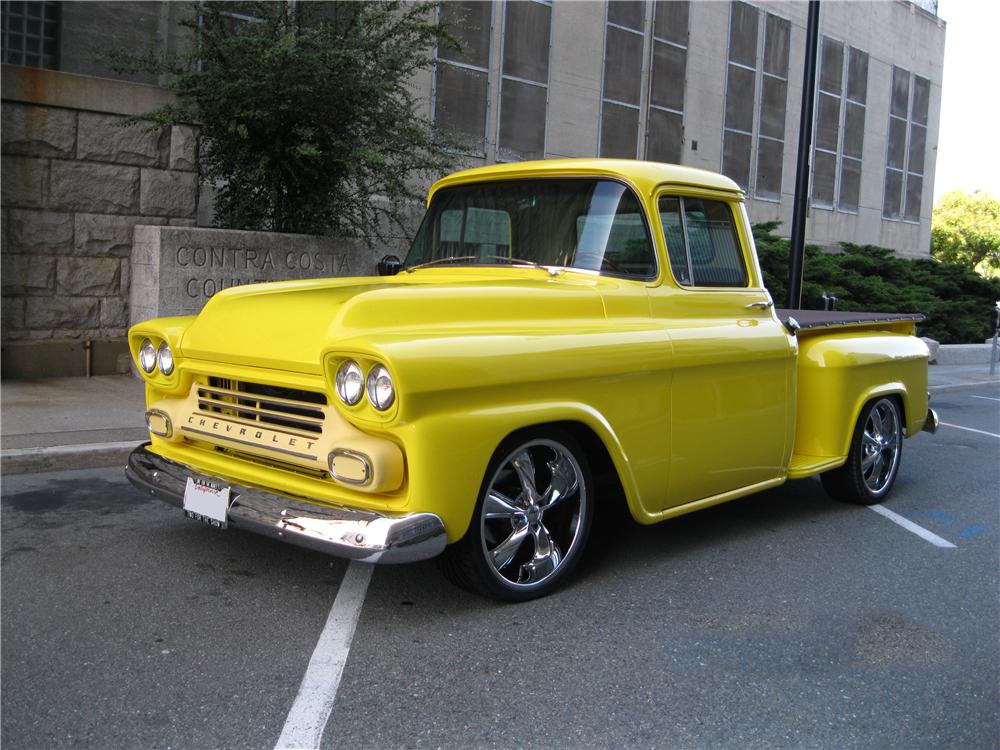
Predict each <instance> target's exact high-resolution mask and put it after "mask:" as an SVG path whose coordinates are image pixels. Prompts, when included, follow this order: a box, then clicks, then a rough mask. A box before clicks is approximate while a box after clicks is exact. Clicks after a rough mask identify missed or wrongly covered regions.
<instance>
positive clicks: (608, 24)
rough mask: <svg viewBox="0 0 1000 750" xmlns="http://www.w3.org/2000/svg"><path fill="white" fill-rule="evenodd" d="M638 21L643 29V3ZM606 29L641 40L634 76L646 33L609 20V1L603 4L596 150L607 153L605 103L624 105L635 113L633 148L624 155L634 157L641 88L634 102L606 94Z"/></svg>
mask: <svg viewBox="0 0 1000 750" xmlns="http://www.w3.org/2000/svg"><path fill="white" fill-rule="evenodd" d="M640 23H641V24H642V26H643V29H644V28H645V24H646V8H645V4H643V10H642V20H641V21H640ZM608 29H617V30H618V31H624V32H626V33H628V34H632V35H633V36H637V37H639V38H640V39H641V40H642V41H641V45H642V47H640V51H639V61H640V62H639V70H637V71H636V77H637V78H638V77H640V76H641V75H642V60H644V59H645V55H644V52H645V45H646V33H645V31H644V30H643V29H633V28H632V27H630V26H624V25H622V24H620V23H616V22H614V21H612V20H611V2H607V3H605V5H604V64H603V67H602V71H601V115H600V122H599V124H598V133H597V150H598V155H600V156H607V155H608V153H607V146H606V144H605V142H604V138H605V136H606V135H607V133H606V132H605V129H606V128H607V127H609V126H610V124H611V123H610V122H606V119H608V118H607V117H606V116H605V112H606V109H605V105H608V104H611V105H614V106H616V107H624V108H626V109H629V110H632V111H634V112H635V113H636V114H635V148H634V150H633V151H632V154H631V156H628V155H627V154H626V155H625V156H626V158H633V159H634V158H637V157H638V156H639V118H640V116H641V113H642V93H641V90H640V93H639V101H637V102H635V103H632V102H625V101H622V100H620V99H615V98H613V97H610V96H608V94H607V83H608ZM614 155H615V156H621V154H614Z"/></svg>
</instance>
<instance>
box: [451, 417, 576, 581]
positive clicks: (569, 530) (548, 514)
mask: <svg viewBox="0 0 1000 750" xmlns="http://www.w3.org/2000/svg"><path fill="white" fill-rule="evenodd" d="M592 493H593V480H592V478H591V474H590V467H589V465H588V462H587V457H586V455H585V453H584V451H583V449H582V448H581V447H580V445H579V443H577V442H576V440H574V439H573V437H572V436H571V435H569V434H568V433H566V432H564V431H562V430H557V429H550V430H538V431H532V432H530V433H520V434H519V435H517V436H515V437H514V439H509V440H506V441H504V443H503V444H501V445H500V447H499V448H498V449H497V451H496V453H495V454H494V456H493V459H492V460H491V461H490V465H489V467H488V468H487V471H486V477H485V479H484V481H483V487H482V490H481V491H480V495H479V498H478V501H477V503H476V508H475V512H474V514H473V518H472V522H471V523H470V524H469V530H468V531H467V532H466V534H465V536H464V537H463V538H462V539H461V540H460V541H458V542H456V543H455V544H453V545H451V546H450V547H449V548H448V549H447V550H446V551H445V554H444V555H443V556H442V565H443V567H444V572H445V574H446V575H447V576H448V577H449V578H450V579H451V580H452V581H453V582H454V583H457V584H458V585H459V586H462V587H463V588H466V589H469V590H471V591H474V592H476V593H480V594H484V595H486V596H490V597H494V598H497V599H504V600H507V601H526V600H528V599H535V598H537V597H540V596H545V595H547V594H549V593H551V592H552V591H553V590H554V589H555V588H556V587H557V586H558V585H559V584H560V583H561V582H562V581H563V580H564V579H565V577H566V576H567V575H569V573H570V572H571V571H572V570H573V568H575V567H576V565H577V563H578V562H579V560H580V557H581V556H582V555H583V550H584V547H585V546H586V543H587V537H588V536H589V534H590V524H591V519H592V517H593V502H594V499H593V497H592Z"/></svg>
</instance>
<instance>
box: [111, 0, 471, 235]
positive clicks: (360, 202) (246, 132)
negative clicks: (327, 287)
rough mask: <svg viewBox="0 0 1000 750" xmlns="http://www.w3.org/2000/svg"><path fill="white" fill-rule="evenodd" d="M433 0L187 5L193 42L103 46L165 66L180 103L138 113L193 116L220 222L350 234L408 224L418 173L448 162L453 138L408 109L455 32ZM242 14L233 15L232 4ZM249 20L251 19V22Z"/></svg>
mask: <svg viewBox="0 0 1000 750" xmlns="http://www.w3.org/2000/svg"><path fill="white" fill-rule="evenodd" d="M434 8H435V6H434V5H433V4H428V3H422V2H421V3H416V4H412V3H402V2H397V1H395V0H385V1H371V2H369V1H366V2H297V3H292V2H241V3H227V2H205V3H194V4H193V5H192V7H191V13H190V14H189V16H188V17H187V18H185V19H183V20H182V22H181V23H182V25H183V26H184V27H186V28H187V29H188V30H189V32H190V34H191V41H192V44H191V45H190V49H189V50H188V51H187V52H183V53H180V54H165V53H160V52H152V51H150V52H146V53H143V54H142V55H130V54H128V53H124V52H117V53H113V54H112V55H111V56H110V57H111V59H112V62H114V63H115V65H116V67H117V68H118V69H119V70H131V71H135V70H142V71H148V72H154V73H159V74H166V76H167V79H168V84H167V85H168V86H169V88H171V89H173V90H174V91H175V92H176V93H177V97H178V103H177V104H176V105H169V106H165V107H161V108H160V109H157V110H155V111H153V112H149V113H146V114H143V115H141V116H140V117H137V118H133V119H134V121H140V120H152V121H153V122H154V123H156V124H157V125H172V124H177V123H184V122H196V123H198V124H199V125H200V127H201V139H202V149H201V168H202V174H203V177H204V178H206V179H207V180H208V181H212V182H216V183H217V184H219V185H220V186H221V187H220V190H219V192H218V195H217V197H216V203H215V211H216V216H215V221H216V223H217V224H220V225H223V226H228V227H231V228H237V229H257V230H271V231H281V232H310V233H331V234H344V235H350V236H356V237H360V238H363V239H364V240H365V241H367V242H368V243H369V244H373V243H374V242H375V241H377V240H385V239H386V238H387V235H388V233H389V232H390V231H391V230H392V228H393V227H404V226H405V219H406V211H407V204H409V205H410V206H412V205H413V201H414V200H417V201H419V200H420V198H421V197H422V196H421V195H420V194H418V193H417V192H416V190H415V187H414V186H415V185H418V184H420V183H421V181H426V179H428V178H434V177H437V176H440V175H441V174H443V173H444V172H446V171H448V169H449V168H450V166H451V162H452V156H451V154H452V153H453V151H452V150H451V143H450V142H449V140H448V138H447V137H446V136H445V135H444V134H442V133H440V132H438V131H436V130H435V128H434V127H433V126H432V125H431V124H430V123H429V122H427V121H426V120H424V119H422V118H421V117H419V116H418V115H417V114H416V111H417V108H416V104H417V102H416V98H415V96H414V94H413V93H412V90H411V88H410V87H409V83H410V81H411V79H412V76H413V73H414V72H415V71H419V70H422V69H426V68H429V67H430V66H431V65H432V64H433V48H434V46H435V45H436V44H439V43H445V44H447V43H452V41H451V38H450V37H448V36H447V34H445V33H444V32H443V31H441V30H440V29H439V27H438V26H437V24H436V23H435V22H434ZM237 12H238V13H239V16H237V15H234V13H237ZM248 19H249V20H248Z"/></svg>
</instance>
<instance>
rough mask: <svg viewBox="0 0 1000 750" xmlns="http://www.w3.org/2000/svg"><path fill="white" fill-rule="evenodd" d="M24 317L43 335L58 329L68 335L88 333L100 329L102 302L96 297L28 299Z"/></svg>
mask: <svg viewBox="0 0 1000 750" xmlns="http://www.w3.org/2000/svg"><path fill="white" fill-rule="evenodd" d="M24 317H25V320H26V321H31V322H32V323H33V324H34V327H35V330H36V331H38V332H42V333H45V332H51V333H55V330H56V329H63V330H64V331H65V333H67V334H71V333H72V332H73V331H77V330H81V329H82V330H83V331H84V332H86V329H95V328H98V329H99V328H100V325H101V301H100V300H99V299H97V298H94V297H51V298H46V297H28V299H27V300H26V307H25V312H24ZM65 337H66V338H69V337H70V336H65ZM60 338H63V336H60ZM80 338H88V337H86V336H81V337H80Z"/></svg>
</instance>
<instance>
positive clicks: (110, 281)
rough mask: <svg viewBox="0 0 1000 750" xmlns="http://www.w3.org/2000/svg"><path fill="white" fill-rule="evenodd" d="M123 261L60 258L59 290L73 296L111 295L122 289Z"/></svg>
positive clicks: (113, 259) (114, 259)
mask: <svg viewBox="0 0 1000 750" xmlns="http://www.w3.org/2000/svg"><path fill="white" fill-rule="evenodd" d="M120 280H121V261H120V260H118V259H117V258H60V259H59V265H58V271H57V274H56V285H57V291H59V292H60V293H62V294H64V295H67V296H73V297H84V296H86V297H109V296H112V295H117V294H118V292H119V290H120V284H119V282H120Z"/></svg>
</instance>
